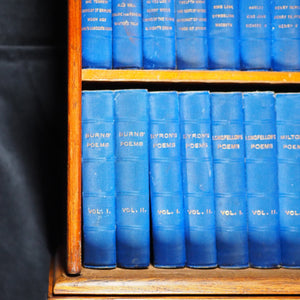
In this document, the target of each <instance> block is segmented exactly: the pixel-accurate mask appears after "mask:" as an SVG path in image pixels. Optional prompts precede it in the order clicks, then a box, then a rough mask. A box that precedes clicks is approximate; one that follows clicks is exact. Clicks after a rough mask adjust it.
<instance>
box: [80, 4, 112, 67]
mask: <svg viewBox="0 0 300 300" xmlns="http://www.w3.org/2000/svg"><path fill="white" fill-rule="evenodd" d="M81 3H82V7H81V9H82V10H81V19H82V24H81V33H82V67H83V68H99V69H110V68H111V67H112V3H111V0H104V1H90V0H82V2H81Z"/></svg>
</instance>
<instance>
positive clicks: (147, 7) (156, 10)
mask: <svg viewBox="0 0 300 300" xmlns="http://www.w3.org/2000/svg"><path fill="white" fill-rule="evenodd" d="M143 59H144V62H143V65H144V69H175V68H176V57H175V0H168V1H158V0H143Z"/></svg>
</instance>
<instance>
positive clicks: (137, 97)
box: [115, 90, 150, 268]
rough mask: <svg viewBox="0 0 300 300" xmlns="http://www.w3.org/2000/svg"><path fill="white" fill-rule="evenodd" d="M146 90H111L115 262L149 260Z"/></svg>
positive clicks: (134, 264) (127, 264)
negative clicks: (114, 124)
mask: <svg viewBox="0 0 300 300" xmlns="http://www.w3.org/2000/svg"><path fill="white" fill-rule="evenodd" d="M148 120H149V118H148V93H147V91H146V90H120V91H116V92H115V121H116V129H115V130H116V220H117V221H116V222H117V265H118V266H119V267H124V268H145V267H148V265H149V262H150V213H149V159H148V125H149V124H148Z"/></svg>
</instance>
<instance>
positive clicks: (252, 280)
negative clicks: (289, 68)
mask: <svg viewBox="0 0 300 300" xmlns="http://www.w3.org/2000/svg"><path fill="white" fill-rule="evenodd" d="M68 3H69V12H68V18H69V23H68V31H69V44H68V52H69V58H68V187H67V189H68V193H67V197H68V199H67V200H68V205H67V252H66V262H67V263H66V270H65V269H64V268H63V267H62V266H63V265H64V264H62V263H61V262H60V260H57V261H56V263H55V264H54V267H53V272H54V275H53V278H54V279H53V284H52V281H51V283H50V286H51V290H52V289H53V293H51V295H50V294H49V297H50V298H51V297H52V299H54V298H55V299H61V298H60V297H62V296H66V295H69V296H70V299H71V298H72V299H79V298H77V297H75V295H81V296H80V299H84V298H82V297H83V296H84V295H89V296H90V298H89V299H100V298H101V295H102V296H103V295H104V296H105V297H107V296H108V295H112V294H113V295H115V296H123V297H128V295H130V294H134V295H140V296H141V295H146V294H147V295H149V297H150V296H151V299H152V297H153V298H155V296H159V295H161V296H162V295H164V296H166V297H170V296H172V299H175V298H179V297H180V295H181V296H182V295H185V296H187V297H188V298H189V299H193V298H194V297H196V295H197V297H201V298H202V299H211V297H212V295H219V296H218V298H215V297H214V299H226V298H227V297H228V296H229V295H236V296H237V295H241V294H243V295H245V294H248V295H249V298H250V295H256V296H255V297H256V299H258V298H257V296H258V295H259V294H263V295H264V297H266V296H267V295H272V296H273V299H277V298H274V295H300V270H284V269H280V270H254V269H247V270H235V271H232V270H231V271H230V270H221V269H215V270H191V269H188V268H184V269H178V270H174V269H173V270H161V269H155V268H153V267H150V268H149V269H147V270H122V269H116V270H110V271H108V270H102V271H100V270H88V269H85V268H82V265H81V86H82V81H85V82H88V81H93V82H120V81H122V82H144V83H149V82H166V83H173V82H185V83H245V84H248V83H259V84H280V85H282V84H299V83H300V72H257V71H253V72H248V71H247V72H246V71H184V70H183V71H177V70H174V71H173V70H172V71H170V70H164V71H163V70H157V71H153V70H97V69H86V70H82V67H81V0H68ZM79 274H80V276H77V277H74V276H71V275H79ZM51 276H52V275H50V277H51ZM51 280H52V279H51ZM54 294H55V295H56V296H54ZM91 295H95V298H94V297H93V298H91ZM207 295H211V296H207ZM221 295H226V296H221ZM73 296H74V297H73ZM78 297H79V296H78ZM112 297H113V296H112ZM174 297H175V298H174ZM187 297H185V298H187ZM278 297H279V296H278ZM285 298H286V296H285ZM292 298H293V299H296V298H298V297H292ZM299 298H300V297H299ZM149 299H150V298H149ZM243 299H244V298H243Z"/></svg>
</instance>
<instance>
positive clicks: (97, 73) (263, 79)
mask: <svg viewBox="0 0 300 300" xmlns="http://www.w3.org/2000/svg"><path fill="white" fill-rule="evenodd" d="M82 80H83V81H124V82H213V83H271V84H272V83H273V84H285V83H300V72H269V71H223V70H216V71H211V70H205V71H200V70H199V71H192V70H100V69H83V70H82Z"/></svg>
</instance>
